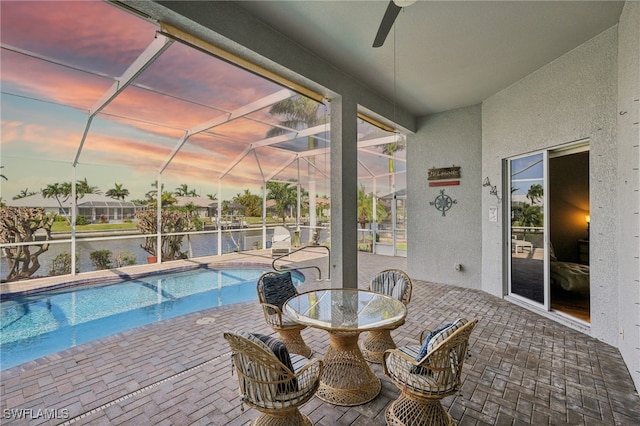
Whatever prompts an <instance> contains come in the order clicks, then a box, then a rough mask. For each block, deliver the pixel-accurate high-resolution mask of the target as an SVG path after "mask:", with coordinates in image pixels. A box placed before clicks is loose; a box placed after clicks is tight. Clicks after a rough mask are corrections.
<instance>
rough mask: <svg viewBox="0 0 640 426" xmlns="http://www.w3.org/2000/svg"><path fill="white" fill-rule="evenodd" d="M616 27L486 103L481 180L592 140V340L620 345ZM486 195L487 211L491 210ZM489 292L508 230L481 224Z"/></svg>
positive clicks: (494, 288)
mask: <svg viewBox="0 0 640 426" xmlns="http://www.w3.org/2000/svg"><path fill="white" fill-rule="evenodd" d="M617 40H618V38H617V26H616V27H613V28H610V29H609V30H607V31H605V32H603V33H602V34H600V35H598V36H596V37H594V38H593V39H591V40H589V41H587V42H586V43H584V44H583V45H581V46H579V47H577V48H576V49H574V50H572V51H571V52H568V53H567V54H565V55H564V56H562V57H560V58H558V59H557V60H555V61H553V62H551V63H550V64H548V65H547V66H545V67H543V68H541V69H539V70H537V71H536V72H534V73H532V74H530V75H529V76H527V77H525V78H524V79H522V80H521V81H519V82H517V83H516V84H514V85H512V86H511V87H509V88H507V89H505V90H503V91H501V92H499V93H497V94H496V95H494V96H492V97H491V98H489V99H488V100H486V101H485V102H484V103H483V108H482V131H483V146H482V158H483V161H482V163H483V174H486V175H489V176H492V180H493V177H497V176H501V168H502V163H501V161H502V160H503V159H505V158H508V157H511V156H514V155H520V154H524V153H527V152H532V151H537V150H543V149H550V148H554V147H556V146H559V145H562V144H567V143H570V142H573V141H579V140H586V139H588V140H589V141H590V150H591V151H590V164H589V169H590V196H591V238H590V241H591V245H590V251H591V300H592V303H591V331H590V332H591V333H592V334H593V335H594V336H595V337H598V338H600V339H602V340H605V341H606V342H608V343H612V344H617V336H618V327H617V324H618V292H619V285H618V280H617V276H618V260H617V256H616V255H615V253H616V250H617V238H616V236H617V211H616V209H615V207H614V206H615V205H616V203H617V194H616V184H617V168H618V167H617V162H618V161H617V150H618V143H617V136H616V132H617V122H616V120H617V114H616V100H617V52H618V47H617ZM491 201H492V200H491V199H490V198H489V197H487V196H484V198H483V205H488V204H489V203H491ZM483 225H484V229H483V248H482V249H483V265H484V267H485V268H484V270H483V276H482V285H483V289H484V290H486V291H488V292H490V293H492V294H496V295H502V294H503V284H504V282H503V279H502V277H503V273H502V270H503V268H504V265H503V263H502V261H503V260H502V259H503V257H502V245H500V244H497V242H499V241H500V240H501V238H502V235H503V229H502V226H498V227H495V226H491V225H490V224H488V223H487V222H483Z"/></svg>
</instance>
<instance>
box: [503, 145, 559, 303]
mask: <svg viewBox="0 0 640 426" xmlns="http://www.w3.org/2000/svg"><path fill="white" fill-rule="evenodd" d="M546 158H547V156H546V152H540V153H536V154H531V155H526V156H522V157H517V158H512V159H510V160H509V161H508V170H509V180H510V182H509V183H510V197H509V198H510V219H511V220H510V227H509V233H510V241H511V255H510V260H511V262H510V277H511V279H510V288H509V293H510V294H511V295H515V296H517V297H521V298H524V299H527V301H529V302H532V303H535V304H539V305H543V306H544V307H546V308H548V300H549V297H548V291H547V288H548V286H546V285H545V283H546V282H547V275H548V274H547V272H546V271H547V269H548V268H546V267H545V264H546V261H545V247H546V243H545V241H546V237H545V229H546V227H545V217H546V214H545V205H546V203H545V199H546V191H545V188H546Z"/></svg>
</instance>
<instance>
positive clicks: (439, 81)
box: [237, 0, 624, 115]
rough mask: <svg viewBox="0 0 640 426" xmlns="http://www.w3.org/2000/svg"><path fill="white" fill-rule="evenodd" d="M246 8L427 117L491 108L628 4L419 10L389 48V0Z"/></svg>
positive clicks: (399, 25) (489, 4)
mask: <svg viewBox="0 0 640 426" xmlns="http://www.w3.org/2000/svg"><path fill="white" fill-rule="evenodd" d="M237 5H238V6H239V7H241V8H243V9H244V10H246V11H247V12H249V13H251V14H252V15H254V16H256V17H257V18H258V19H260V20H262V21H263V22H265V23H266V24H267V25H269V26H271V27H273V28H275V29H276V30H277V31H279V32H281V33H283V34H284V35H286V36H288V37H289V38H291V39H293V40H295V41H296V42H297V43H299V44H301V45H302V46H304V47H306V48H307V49H308V50H310V51H312V52H314V53H315V54H316V55H318V56H320V57H322V58H324V59H326V60H328V61H330V62H331V63H333V64H335V65H337V66H338V67H339V68H341V69H342V70H344V71H345V72H347V73H348V74H350V75H352V76H354V77H356V78H357V79H359V80H360V81H362V82H364V83H365V84H366V85H368V86H369V87H371V88H372V89H374V90H376V91H378V92H379V93H381V94H383V95H385V96H386V97H388V98H389V99H396V102H397V104H398V105H400V106H403V107H404V108H405V109H407V110H408V111H410V112H412V113H414V114H416V115H425V114H429V113H434V112H441V111H446V110H450V109H454V108H459V107H464V106H468V105H474V104H477V103H479V102H482V101H483V100H484V99H487V98H488V97H490V96H491V95H493V94H495V93H496V92H498V91H500V90H501V89H504V88H505V87H507V86H509V85H511V84H513V83H515V82H516V81H518V80H519V79H521V78H523V77H524V76H526V75H528V74H530V73H531V72H533V71H535V70H536V69H538V68H540V67H542V66H544V65H545V64H547V63H549V62H551V61H553V60H554V59H556V58H558V57H559V56H561V55H563V54H564V53H566V52H568V51H570V50H572V49H573V48H575V47H577V46H579V45H580V44H582V43H584V42H585V41H587V40H589V39H590V38H592V37H594V36H595V35H597V34H599V33H601V32H602V31H604V30H606V29H608V28H610V27H611V26H613V25H615V24H616V23H617V22H618V19H619V17H620V13H621V11H622V8H623V5H624V2H619V1H569V2H567V1H429V0H418V1H417V2H416V3H414V4H413V5H410V6H408V7H406V8H405V9H403V10H402V11H401V12H400V14H399V16H398V18H397V20H396V22H395V25H394V27H393V28H392V29H391V32H390V33H389V36H388V37H387V40H386V42H385V44H384V45H383V46H382V47H380V48H373V47H372V44H373V40H374V37H375V35H376V32H377V30H378V26H379V25H380V22H381V20H382V17H383V15H384V13H385V10H386V8H387V5H388V1H387V0H382V1H324V0H323V1H270V0H269V1H241V2H237ZM394 47H395V49H394ZM394 53H395V55H394ZM394 56H395V73H394ZM394 76H395V77H394ZM394 80H395V82H396V84H395V89H394Z"/></svg>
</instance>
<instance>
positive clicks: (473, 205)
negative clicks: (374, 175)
mask: <svg viewBox="0 0 640 426" xmlns="http://www.w3.org/2000/svg"><path fill="white" fill-rule="evenodd" d="M418 126H419V131H418V133H417V134H416V135H413V136H410V137H409V139H408V144H407V158H408V159H409V162H410V167H408V172H407V173H408V175H407V193H408V194H410V195H409V197H408V199H407V203H408V215H409V243H408V250H407V251H408V253H409V257H408V258H407V268H408V270H409V274H410V275H411V277H415V278H417V279H421V280H427V281H434V282H439V283H445V284H454V285H462V286H464V287H470V288H478V289H479V288H480V279H481V272H482V266H481V247H482V246H481V240H482V226H481V217H485V216H486V214H485V213H486V212H484V211H483V210H482V209H481V193H480V191H481V190H483V188H482V175H481V170H482V164H481V158H482V156H481V152H482V150H481V144H482V139H481V137H482V129H481V112H480V105H476V106H472V107H467V108H461V109H457V110H453V111H447V112H445V113H442V114H435V115H431V116H429V117H426V118H424V119H423V120H421V121H420V122H419V124H418ZM451 166H459V167H460V168H461V169H460V173H461V178H460V179H459V181H460V185H459V186H444V187H429V182H428V180H427V178H428V169H430V168H433V167H435V168H441V167H451ZM441 189H444V190H445V194H446V195H449V196H450V197H451V198H452V199H454V200H456V204H453V205H452V206H451V209H450V210H449V211H447V212H445V216H443V215H442V212H441V211H438V210H437V209H436V208H435V207H434V206H432V205H430V203H431V202H433V201H434V200H435V198H436V197H437V196H438V195H440V190H441ZM456 264H460V265H461V266H462V269H461V270H460V271H457V270H456V269H455V265H456Z"/></svg>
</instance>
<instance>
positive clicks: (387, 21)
mask: <svg viewBox="0 0 640 426" xmlns="http://www.w3.org/2000/svg"><path fill="white" fill-rule="evenodd" d="M415 2H416V0H391V1H389V5H388V6H387V10H386V12H384V16H383V17H382V22H380V28H378V34H376V38H375V40H374V41H373V47H380V46H382V45H383V44H384V41H385V39H386V38H387V35H388V34H389V31H391V27H393V23H394V22H395V20H396V18H397V17H398V14H399V13H400V10H401V9H402V8H403V7H407V6H410V5H412V4H413V3H415Z"/></svg>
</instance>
